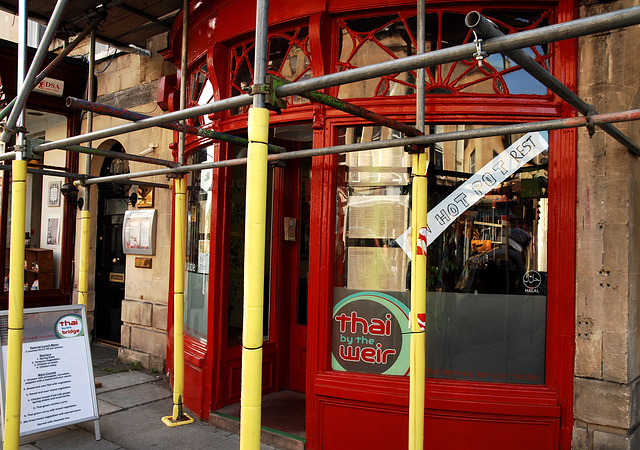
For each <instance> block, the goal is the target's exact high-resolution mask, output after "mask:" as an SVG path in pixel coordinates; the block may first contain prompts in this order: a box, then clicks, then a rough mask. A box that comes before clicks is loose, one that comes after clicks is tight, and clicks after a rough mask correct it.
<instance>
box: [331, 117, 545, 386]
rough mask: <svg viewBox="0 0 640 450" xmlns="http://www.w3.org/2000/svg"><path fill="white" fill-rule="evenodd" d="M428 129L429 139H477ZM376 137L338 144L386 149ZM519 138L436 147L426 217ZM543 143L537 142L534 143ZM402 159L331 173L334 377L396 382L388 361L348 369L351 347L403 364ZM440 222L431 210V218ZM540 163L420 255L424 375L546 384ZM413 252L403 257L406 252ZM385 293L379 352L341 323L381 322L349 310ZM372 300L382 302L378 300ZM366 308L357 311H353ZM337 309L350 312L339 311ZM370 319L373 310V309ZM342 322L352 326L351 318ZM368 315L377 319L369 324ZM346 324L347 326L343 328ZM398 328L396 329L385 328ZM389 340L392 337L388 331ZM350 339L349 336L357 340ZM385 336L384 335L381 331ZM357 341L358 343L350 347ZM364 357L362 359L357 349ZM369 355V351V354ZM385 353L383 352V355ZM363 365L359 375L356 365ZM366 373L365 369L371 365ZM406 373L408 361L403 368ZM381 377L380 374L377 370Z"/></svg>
mask: <svg viewBox="0 0 640 450" xmlns="http://www.w3.org/2000/svg"><path fill="white" fill-rule="evenodd" d="M478 127H480V126H474V125H431V126H430V127H428V129H427V130H428V132H430V133H442V132H451V131H460V130H465V129H473V128H478ZM395 135H396V133H395V132H392V131H391V130H388V129H385V128H380V127H372V126H370V127H347V128H343V129H341V130H340V133H339V136H340V138H339V144H342V143H354V142H366V141H372V140H381V139H392V138H393V137H394V136H395ZM520 137H521V136H516V135H512V136H498V137H493V138H482V139H469V140H464V141H454V142H442V143H437V144H434V145H433V146H432V147H431V149H430V150H429V151H430V152H431V159H433V155H437V157H438V158H439V164H437V165H435V167H434V166H433V165H432V166H431V169H430V171H429V174H428V183H429V187H428V192H429V198H428V208H429V210H432V209H433V208H437V205H439V203H440V202H441V201H443V200H444V199H445V198H447V197H448V196H449V195H450V194H451V193H453V192H454V191H455V190H456V189H457V188H458V187H459V186H460V185H461V184H462V183H463V182H465V181H466V180H467V179H468V178H470V177H471V176H472V175H473V174H474V173H476V172H477V171H480V170H482V169H483V167H484V166H485V165H487V164H488V163H490V162H492V161H493V160H494V158H497V157H499V155H501V154H502V152H504V151H505V149H507V148H508V147H509V146H510V145H512V143H513V142H515V141H516V140H517V139H519V138H520ZM543 137H544V138H545V139H546V135H545V136H543ZM409 165H410V163H409V159H408V157H407V155H406V154H405V153H404V151H403V149H402V148H396V147H392V146H390V147H389V148H385V149H382V150H372V151H366V152H357V153H351V154H344V155H341V156H340V158H339V163H338V188H337V194H338V195H337V212H336V214H337V216H336V218H337V223H336V263H335V277H334V280H335V284H334V286H335V289H334V305H335V306H334V323H333V325H334V335H333V339H334V348H333V353H334V364H333V366H332V367H333V368H334V369H335V370H352V371H364V372H374V373H388V374H403V370H402V368H403V367H404V366H402V364H401V363H400V362H398V361H399V360H397V361H396V360H394V361H393V363H392V364H390V366H389V367H384V370H382V369H380V370H377V371H376V363H375V362H372V361H364V359H363V356H362V353H358V354H359V355H360V356H359V358H360V360H359V361H355V360H356V359H357V358H356V356H355V355H356V353H357V351H356V350H357V348H360V350H359V351H361V352H365V354H367V355H368V353H366V352H367V351H366V350H364V349H363V348H364V347H362V346H360V347H357V345H356V344H355V343H353V342H352V344H348V341H349V339H356V340H357V339H360V340H362V341H363V342H365V341H366V342H368V343H370V344H373V343H380V344H381V347H380V349H381V351H382V350H383V349H384V348H386V347H382V346H383V345H391V344H389V342H391V341H393V342H394V344H393V345H394V346H395V347H389V349H393V350H395V351H396V354H394V357H395V356H398V357H399V355H400V354H401V353H402V351H401V348H403V346H404V345H405V344H404V343H403V342H404V341H403V339H404V338H403V337H402V336H403V335H404V331H402V324H401V322H402V320H400V319H398V317H401V316H402V314H403V311H405V310H404V309H403V308H406V310H407V311H408V307H409V289H410V285H411V284H410V264H411V263H410V260H409V258H408V256H407V255H406V254H405V252H404V251H403V250H402V249H401V248H400V245H401V239H397V238H398V237H400V236H401V235H402V234H403V232H404V231H405V230H406V228H408V226H409V225H408V224H409V218H410V213H411V211H410V205H411V202H410V195H411V186H410V185H411V181H410V177H409V173H408V167H409ZM436 211H437V210H436ZM547 213H548V159H547V152H546V151H545V152H542V153H541V154H539V155H538V156H536V157H535V158H533V159H532V160H531V161H530V162H528V163H527V164H525V165H524V166H523V167H522V168H521V169H520V170H519V171H517V172H516V173H515V174H513V175H512V176H510V177H508V178H507V179H505V180H504V182H502V183H499V184H498V183H497V182H496V185H495V187H494V188H493V189H492V190H491V191H490V192H488V193H487V194H486V195H485V196H484V197H482V198H481V199H480V200H479V201H478V202H476V203H475V204H474V205H471V206H470V207H469V208H468V209H467V210H466V211H464V212H463V213H462V214H460V215H459V216H458V218H457V219H456V220H455V221H453V222H452V223H451V224H450V225H449V226H447V227H446V228H445V229H444V231H443V232H442V234H441V235H440V236H439V237H437V238H436V239H435V240H434V241H433V242H432V243H431V244H430V245H429V247H428V251H427V290H428V293H427V317H426V340H427V354H426V363H427V376H429V377H434V378H449V379H459V380H475V381H487V382H503V383H525V384H540V383H544V355H545V336H546V270H547V266H546V258H547ZM409 248H410V247H409ZM373 293H375V295H376V296H378V297H379V296H381V295H382V294H384V296H385V302H386V303H384V304H389V303H392V304H393V305H394V308H395V310H396V313H393V314H392V315H393V316H394V317H396V319H397V325H396V328H397V329H398V330H400V331H399V336H396V338H395V341H394V340H393V339H391V341H389V342H387V343H386V344H383V343H381V341H380V342H378V341H377V340H376V339H377V338H376V337H372V336H371V332H370V329H369V330H368V331H369V335H367V336H360V335H353V336H352V335H349V332H350V331H353V332H357V333H361V334H362V332H361V329H360V328H358V327H357V326H354V327H353V328H349V327H348V326H347V324H346V322H348V321H354V322H355V321H359V320H360V318H363V317H366V319H362V321H361V322H358V323H363V324H364V322H367V321H368V322H367V323H368V324H369V325H368V326H369V327H371V326H372V324H374V319H375V320H381V321H382V322H381V323H383V322H384V320H385V317H386V316H385V315H384V313H379V312H378V313H376V312H375V311H374V310H371V309H370V308H369V307H367V308H365V310H366V311H365V310H358V309H357V308H356V307H355V306H353V305H355V300H354V299H357V298H359V296H360V297H362V296H363V295H365V296H368V299H367V301H368V302H369V303H370V304H372V302H373V303H375V300H372V299H371V298H369V297H371V295H373ZM378 293H379V294H378ZM361 303H362V304H365V303H366V302H364V300H363V302H361ZM346 304H349V305H350V306H349V307H348V308H347V309H345V308H346V306H345V305H346ZM377 307H378V309H379V307H380V305H378V306H377ZM350 314H351V315H350ZM376 314H383V315H382V316H381V317H377V316H376ZM343 322H344V323H343ZM394 323H395V322H394ZM389 327H390V329H391V328H393V327H392V326H391V325H389ZM357 333H356V334H357ZM390 335H391V336H392V337H393V332H390ZM357 342H360V341H357ZM361 347H362V348H361ZM372 348H373V347H372ZM390 351H391V350H390ZM358 362H359V363H362V362H367V364H358ZM372 364H373V365H372ZM406 364H407V367H408V361H407V363H406ZM377 367H378V368H379V367H380V366H377Z"/></svg>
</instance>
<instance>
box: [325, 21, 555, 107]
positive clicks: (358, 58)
mask: <svg viewBox="0 0 640 450" xmlns="http://www.w3.org/2000/svg"><path fill="white" fill-rule="evenodd" d="M482 13H483V14H484V15H486V16H487V17H488V18H490V19H491V20H493V21H494V22H495V23H496V24H497V25H498V27H499V28H500V29H501V30H502V31H503V32H504V33H505V34H509V33H513V32H517V31H522V30H528V29H532V28H536V27H539V26H545V25H547V24H548V14H549V11H541V10H540V11H510V12H504V11H496V10H484V11H482ZM409 14H411V13H398V14H393V15H387V16H381V17H373V18H372V17H363V18H358V19H348V20H339V21H338V24H339V27H340V41H339V44H338V47H339V49H338V51H339V53H338V62H337V67H336V70H338V71H341V70H347V69H352V68H356V67H363V66H366V65H370V64H376V63H380V62H385V61H392V60H394V59H397V58H402V57H405V56H411V55H415V54H416V36H417V20H416V17H415V15H409ZM464 18H465V14H462V13H458V12H428V13H427V14H426V15H425V32H426V33H425V34H426V36H425V51H426V52H430V51H433V50H438V49H443V48H448V47H454V46H457V45H462V44H465V43H470V42H473V40H474V36H473V34H472V32H471V31H470V30H469V29H468V28H467V27H466V26H465V23H464ZM525 51H526V52H527V53H529V54H530V56H532V57H533V58H534V59H536V61H538V62H539V63H540V64H542V65H543V66H544V67H545V68H547V69H549V66H548V61H549V58H550V55H549V54H548V51H547V48H546V46H536V47H531V48H527V49H525ZM425 81H426V92H427V94H429V95H464V94H467V95H468V94H490V95H514V94H516V95H518V94H526V95H546V94H547V89H546V88H545V87H544V86H542V85H541V84H540V83H538V82H537V81H536V80H535V79H533V78H532V77H531V76H530V75H528V74H527V73H526V72H525V71H524V70H522V69H521V68H520V67H519V66H518V65H516V64H515V63H513V62H512V61H510V60H508V59H506V58H504V57H502V56H501V55H491V56H490V57H489V58H487V59H485V61H484V64H483V66H482V67H480V66H479V65H478V64H477V62H476V61H475V59H472V60H467V61H458V62H454V63H449V64H442V65H440V66H436V67H429V68H427V70H426V80H425ZM415 85H416V72H415V71H411V72H406V73H400V74H395V75H388V76H383V77H380V78H374V79H368V80H363V81H359V82H356V83H350V84H346V85H343V86H340V88H339V89H340V90H339V97H340V98H366V97H382V96H399V95H400V96H401V95H411V94H414V93H415Z"/></svg>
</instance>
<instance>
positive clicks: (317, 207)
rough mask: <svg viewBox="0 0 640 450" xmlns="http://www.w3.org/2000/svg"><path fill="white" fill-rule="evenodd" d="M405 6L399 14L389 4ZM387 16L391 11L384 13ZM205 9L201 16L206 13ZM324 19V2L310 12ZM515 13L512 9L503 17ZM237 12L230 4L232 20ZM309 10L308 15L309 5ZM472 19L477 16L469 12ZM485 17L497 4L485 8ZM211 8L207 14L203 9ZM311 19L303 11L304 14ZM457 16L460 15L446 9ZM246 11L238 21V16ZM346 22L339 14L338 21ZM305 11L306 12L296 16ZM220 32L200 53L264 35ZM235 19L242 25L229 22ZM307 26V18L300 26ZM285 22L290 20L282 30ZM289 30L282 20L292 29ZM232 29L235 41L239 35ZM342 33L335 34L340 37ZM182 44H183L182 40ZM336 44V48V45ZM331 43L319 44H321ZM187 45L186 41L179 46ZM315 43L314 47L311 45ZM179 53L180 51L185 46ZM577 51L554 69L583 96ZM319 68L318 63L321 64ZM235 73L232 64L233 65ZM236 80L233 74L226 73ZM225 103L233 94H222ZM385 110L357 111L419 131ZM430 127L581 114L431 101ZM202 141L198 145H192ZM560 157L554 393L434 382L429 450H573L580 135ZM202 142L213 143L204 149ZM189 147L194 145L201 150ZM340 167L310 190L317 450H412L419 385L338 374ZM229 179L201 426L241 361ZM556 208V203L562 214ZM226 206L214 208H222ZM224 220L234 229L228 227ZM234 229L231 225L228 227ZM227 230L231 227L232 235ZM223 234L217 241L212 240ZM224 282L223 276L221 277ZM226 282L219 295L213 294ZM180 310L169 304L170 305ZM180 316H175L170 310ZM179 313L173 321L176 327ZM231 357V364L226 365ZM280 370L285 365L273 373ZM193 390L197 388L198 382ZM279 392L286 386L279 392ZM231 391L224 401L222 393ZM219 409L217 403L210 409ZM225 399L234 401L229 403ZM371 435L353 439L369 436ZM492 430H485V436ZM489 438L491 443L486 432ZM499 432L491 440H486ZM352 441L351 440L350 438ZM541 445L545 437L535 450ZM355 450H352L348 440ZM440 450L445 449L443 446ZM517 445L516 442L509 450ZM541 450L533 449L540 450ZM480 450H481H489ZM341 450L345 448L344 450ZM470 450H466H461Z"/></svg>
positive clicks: (556, 167) (321, 23)
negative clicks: (526, 449)
mask: <svg viewBox="0 0 640 450" xmlns="http://www.w3.org/2000/svg"><path fill="white" fill-rule="evenodd" d="M334 3H336V4H335V5H334V4H333V3H331V2H329V3H328V4H327V6H326V7H327V8H328V10H332V8H338V7H340V8H342V10H358V7H360V8H362V5H363V4H364V3H367V2H360V1H356V0H352V1H350V2H349V3H344V2H342V3H341V4H340V5H338V3H337V2H334ZM391 3H394V4H397V3H398V2H392V1H390V2H388V4H391ZM385 4H387V3H385ZM443 4H444V5H450V6H451V8H452V10H453V9H455V10H460V8H462V6H461V4H460V2H444V3H443ZM549 4H550V3H549V2H532V5H533V6H532V7H534V8H538V7H545V6H548V5H549ZM199 5H202V4H199ZM309 5H310V6H309V9H313V8H315V6H313V5H315V2H312V3H310V4H309ZM503 5H504V4H502V6H503ZM237 6H238V4H237V3H234V4H233V5H231V4H228V6H224V7H221V9H220V11H222V9H224V8H225V7H226V8H227V10H225V11H227V12H225V14H227V13H228V12H229V11H231V9H233V8H235V7H237ZM299 6H300V5H299ZM465 6H469V9H473V6H474V5H467V4H465ZM483 6H486V4H484V3H483ZM574 6H575V2H573V1H562V2H560V5H559V7H558V14H557V17H558V21H565V20H570V19H572V18H573V17H574ZM214 7H215V6H213V7H209V6H207V7H206V8H211V9H210V10H209V11H207V12H206V13H205V12H203V11H204V10H202V9H201V10H199V14H201V17H200V19H199V22H198V23H200V24H203V23H205V22H206V20H205V19H207V20H208V19H209V18H210V17H212V16H211V15H208V14H210V13H211V11H212V10H213V8H214ZM199 8H205V6H199ZM300 8H301V9H302V8H304V6H303V5H302V6H300ZM447 9H449V8H447ZM236 11H237V9H236ZM334 11H335V10H334ZM299 12H300V11H299V10H298V8H297V7H296V9H295V11H294V12H293V13H292V15H295V14H298V13H299ZM220 14H221V15H218V16H217V17H216V20H217V21H218V23H219V24H221V26H219V27H218V28H216V31H215V35H207V34H206V33H200V32H198V33H196V36H194V38H195V39H194V38H191V43H192V44H193V45H194V46H196V47H199V48H201V49H202V48H207V46H209V45H210V42H211V41H213V40H216V41H224V40H226V39H227V38H230V37H234V38H235V37H238V36H240V35H241V34H246V33H245V32H247V31H249V30H251V29H252V27H253V23H252V22H251V20H250V17H249V16H250V15H252V14H253V13H252V14H250V15H249V16H247V17H244V16H240V15H236V16H235V17H232V18H231V19H229V20H221V17H223V14H222V13H220ZM224 17H227V18H229V17H231V16H230V15H228V14H227V15H226V16H224ZM296 17H298V16H296ZM315 17H316V18H317V19H315V20H314V19H312V20H310V22H309V26H310V30H309V32H310V38H311V39H315V37H314V36H316V33H317V36H321V34H320V31H319V30H320V28H322V29H323V30H325V31H324V32H323V34H322V36H327V35H329V36H330V35H331V34H327V31H326V30H327V25H326V24H327V20H325V19H327V18H328V16H327V15H323V16H320V15H318V16H315ZM278 20H280V19H278ZM284 20H285V19H284V18H283V19H282V21H284ZM232 28H233V29H232ZM334 31H335V30H334ZM173 35H174V36H179V33H174V34H173ZM325 39H326V38H325ZM320 41H321V40H320V39H318V42H320ZM176 42H177V41H176ZM312 42H313V41H312ZM174 48H179V46H177V47H175V46H174ZM214 48H215V50H213V51H209V53H208V56H209V58H208V60H209V61H210V64H209V66H210V67H209V68H210V72H212V71H213V63H214V58H213V57H212V54H213V53H215V55H216V57H215V62H216V65H217V68H220V61H226V60H225V57H224V55H226V47H225V46H224V44H216V46H215V47H214ZM323 48H324V49H325V50H326V51H327V52H328V53H327V55H325V56H326V58H325V59H324V60H323V62H324V63H323V67H325V69H326V70H330V68H331V67H333V66H332V64H333V65H334V64H335V61H330V59H329V57H328V55H331V54H335V53H336V49H335V48H331V46H328V45H325V46H324V47H323ZM575 48H576V44H575V43H573V42H566V43H565V42H563V43H560V44H555V50H556V54H555V55H554V59H553V61H552V66H553V67H554V68H555V69H554V73H555V74H556V75H557V76H558V77H559V78H560V79H561V80H562V81H563V82H564V83H565V84H567V85H568V86H570V87H573V88H575V85H576V68H575V67H576V61H575V59H576V51H575ZM190 55H194V56H193V59H192V62H193V61H194V60H196V59H198V60H199V58H201V57H202V55H203V52H202V51H200V50H197V49H194V50H193V51H190ZM314 61H316V59H314ZM225 64H226V63H225ZM222 73H228V70H226V71H225V70H222ZM217 81H218V82H219V84H218V83H216V86H221V85H222V86H225V85H228V83H227V82H225V81H224V80H217ZM221 94H222V97H224V96H225V94H226V93H221ZM393 100H395V101H393V102H390V103H392V104H388V103H386V101H385V99H377V98H373V99H363V100H356V101H354V103H356V104H358V105H361V106H364V107H369V108H371V109H375V110H376V112H379V113H380V114H384V115H388V116H390V117H391V118H394V119H396V120H403V121H407V122H411V121H412V120H413V117H412V116H413V114H415V105H414V103H413V102H414V99H413V98H402V97H400V98H398V99H393ZM427 100H428V101H427V110H426V113H427V121H430V122H437V123H463V122H464V123H513V122H520V121H535V120H542V119H546V118H554V117H569V116H572V115H573V112H572V111H571V110H569V109H567V108H566V107H564V106H562V105H561V104H560V102H553V101H549V99H545V98H540V97H527V96H519V97H518V98H515V99H505V98H498V97H495V96H476V97H474V98H473V100H471V99H470V98H466V97H462V96H460V97H456V96H433V97H429V98H428V99H427ZM313 109H314V106H313V105H303V106H296V107H292V108H289V109H288V110H286V111H285V113H284V114H283V115H282V116H275V115H272V116H271V117H270V120H271V123H272V124H279V123H290V122H292V121H296V120H305V121H308V120H310V117H312V115H313ZM220 118H221V119H222V121H221V122H220V129H221V131H225V132H233V131H234V130H241V129H243V128H245V127H246V117H245V116H243V115H240V116H235V117H231V118H229V117H228V116H227V115H224V114H222V115H220ZM356 122H357V121H354V119H353V118H351V117H346V116H345V115H344V114H342V113H340V112H337V111H335V110H331V109H327V110H326V124H325V125H324V128H323V129H319V130H314V147H328V146H330V145H331V144H333V143H334V142H335V136H334V130H335V127H337V126H347V125H351V124H354V123H356ZM193 139H195V138H193ZM550 141H551V146H552V149H553V153H552V154H551V155H550V173H551V177H550V180H549V183H550V188H551V192H552V198H551V199H550V212H549V214H550V215H549V221H550V233H549V254H550V255H551V256H550V258H549V273H550V277H549V301H548V310H547V357H546V361H547V364H546V380H545V381H546V384H545V385H544V386H525V385H503V384H487V383H469V382H456V381H446V380H433V379H431V380H429V381H428V382H427V383H426V392H425V397H426V401H425V404H426V405H427V410H426V416H427V418H428V419H427V421H426V428H425V430H426V436H427V439H426V440H425V441H426V442H427V446H428V445H430V444H433V448H443V447H438V443H439V442H441V441H438V440H437V439H440V437H441V436H449V437H451V436H454V437H455V436H458V438H457V441H456V439H453V440H452V441H450V442H448V443H449V444H451V442H454V441H455V442H461V440H462V439H471V438H470V435H467V434H465V433H461V432H460V429H461V428H465V427H466V428H468V429H469V430H474V432H475V433H476V435H474V439H471V440H472V443H474V444H476V447H474V448H482V445H481V443H482V436H485V435H487V436H488V437H487V439H489V437H491V436H490V435H491V434H494V435H495V434H496V433H498V434H499V433H500V432H501V431H502V432H503V434H504V436H505V439H513V440H515V439H519V442H520V441H522V440H523V438H524V437H527V436H531V437H532V439H533V440H532V441H531V442H532V443H533V444H535V445H537V446H538V447H536V448H558V447H560V448H567V449H568V448H570V443H571V430H572V425H573V412H572V395H573V394H572V379H573V356H574V347H573V339H574V337H573V336H574V330H573V327H574V323H573V316H574V310H575V307H574V303H575V287H574V280H575V198H576V192H575V189H576V170H575V167H576V155H575V153H576V132H575V130H564V131H557V132H551V133H550ZM198 142H202V141H200V140H198ZM190 145H195V141H194V142H193V144H192V143H191V141H190ZM335 161H336V157H335V156H321V157H315V158H314V159H313V177H312V181H311V185H312V187H311V189H312V205H311V235H312V238H311V246H310V260H311V261H314V262H315V263H312V269H313V270H312V271H311V273H310V280H309V317H308V361H307V363H308V366H307V448H339V447H338V445H339V444H342V445H346V444H349V445H347V446H352V447H353V448H357V447H361V446H362V445H364V444H366V443H367V440H366V439H360V440H357V441H356V440H354V441H349V439H353V438H350V437H349V433H351V435H355V436H356V438H358V437H362V436H360V435H362V434H363V433H366V432H367V430H373V431H376V430H378V429H380V430H384V431H385V433H384V435H385V436H387V437H383V438H382V440H379V438H378V435H376V434H375V433H371V436H373V437H374V438H372V439H373V440H372V441H370V442H369V444H370V446H371V447H372V448H397V447H399V448H402V447H406V442H404V440H405V439H406V429H407V426H406V421H407V404H408V380H407V379H404V378H399V377H384V376H378V377H373V376H364V375H359V374H352V373H338V372H332V371H331V370H330V364H329V361H330V355H329V351H330V350H329V349H330V348H331V342H330V340H331V314H330V312H331V299H332V298H333V264H334V240H335V235H334V232H335V229H334V224H333V221H334V218H335V187H336V179H335ZM216 173H220V174H221V175H220V178H221V180H222V181H221V182H220V184H219V186H218V189H219V192H218V201H219V205H218V207H219V208H220V209H219V210H218V211H217V214H218V218H219V220H220V221H221V222H220V223H219V226H220V234H217V235H216V236H218V237H219V240H220V242H221V243H220V244H219V248H218V249H217V250H216V251H215V252H214V251H213V249H212V254H211V258H212V259H211V266H210V267H212V268H214V267H215V269H212V272H211V284H210V297H209V301H210V310H209V313H210V315H209V331H208V333H209V335H208V338H209V340H208V345H207V348H206V350H204V356H203V358H204V359H203V361H204V369H205V371H206V370H209V373H210V376H208V379H207V380H204V381H202V383H203V384H202V385H200V386H197V389H201V392H202V396H203V397H202V401H201V403H200V404H201V405H202V409H201V411H202V414H206V413H207V405H208V406H209V407H210V408H211V409H216V408H217V407H219V406H222V405H223V403H225V402H226V401H229V400H230V398H231V397H233V396H231V397H230V391H233V390H234V388H233V387H232V386H229V385H228V381H229V380H230V378H229V377H228V374H223V373H222V368H223V367H224V365H225V362H224V360H225V358H227V360H228V358H235V357H236V356H237V355H234V354H233V352H232V351H231V352H229V351H227V348H226V309H225V308H224V307H223V305H224V299H225V298H226V292H227V289H228V287H227V285H226V283H225V282H224V277H225V274H226V273H228V272H227V267H226V265H227V264H228V262H227V260H226V257H225V255H224V248H225V244H224V243H225V242H226V241H227V240H228V218H226V219H224V217H226V216H228V211H226V210H225V206H224V205H225V204H226V201H225V199H226V198H228V197H227V196H228V192H227V189H228V187H229V186H228V182H229V181H230V172H229V173H226V174H224V175H223V174H222V171H216ZM552 202H553V203H552ZM214 203H215V202H214ZM220 217H222V218H223V219H220ZM225 221H226V222H225ZM223 222H224V224H223ZM212 234H213V233H212ZM214 270H215V275H214ZM214 278H215V283H214ZM171 303H172V301H170V304H171ZM171 309H172V308H170V310H171ZM171 316H172V311H170V317H171ZM225 355H226V356H225ZM271 363H275V364H277V362H275V361H272V362H271ZM193 380H194V382H195V381H196V378H194V379H193ZM272 382H273V383H277V381H276V380H272ZM223 391H225V393H223ZM207 397H208V399H207ZM225 399H226V400H225ZM360 426H362V427H364V429H365V432H360V433H353V431H354V430H355V431H357V430H358V427H360ZM483 427H484V428H483ZM483 430H484V431H483ZM487 430H488V431H487ZM347 431H349V433H347ZM535 435H539V436H541V437H540V438H539V439H537V440H536V439H535ZM345 439H346V440H345ZM434 439H435V440H434ZM505 442H507V441H505ZM533 444H532V445H533ZM478 446H479V447H478ZM341 448H345V447H344V446H343V447H341ZM458 448H460V447H458Z"/></svg>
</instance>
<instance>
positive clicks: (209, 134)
mask: <svg viewBox="0 0 640 450" xmlns="http://www.w3.org/2000/svg"><path fill="white" fill-rule="evenodd" d="M67 106H68V107H69V108H75V109H82V110H85V111H93V112H95V113H97V114H104V115H107V116H111V117H118V118H120V119H126V120H131V121H133V122H135V121H138V120H144V119H149V118H151V117H153V116H147V115H145V114H140V113H137V112H134V111H129V110H127V109H121V108H116V107H114V106H108V105H103V104H101V103H95V102H89V101H87V100H83V99H81V98H76V97H67ZM159 126H160V128H166V129H168V130H174V131H184V132H185V133H189V134H193V135H196V136H202V137H206V138H209V139H215V140H218V141H225V142H229V143H231V144H235V145H240V146H242V147H246V146H247V145H249V141H248V140H247V139H245V138H242V137H240V136H234V135H232V134H227V133H220V132H219V131H213V130H206V129H204V128H198V127H195V126H193V125H186V124H182V123H180V122H169V123H165V124H164V125H159ZM269 150H270V151H272V152H275V153H280V152H284V151H285V149H284V147H280V146H278V145H273V144H269Z"/></svg>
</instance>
